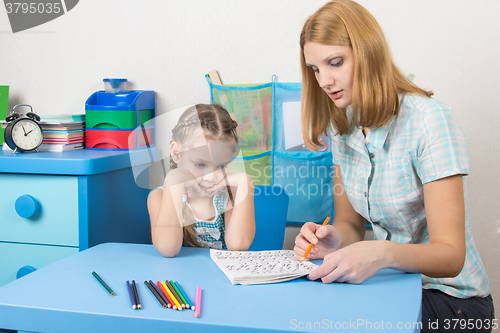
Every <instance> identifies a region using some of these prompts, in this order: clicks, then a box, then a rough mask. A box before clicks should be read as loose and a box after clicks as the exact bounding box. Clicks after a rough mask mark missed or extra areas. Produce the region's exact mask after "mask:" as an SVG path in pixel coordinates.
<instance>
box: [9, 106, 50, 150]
mask: <svg viewBox="0 0 500 333" xmlns="http://www.w3.org/2000/svg"><path fill="white" fill-rule="evenodd" d="M19 106H27V107H29V108H30V109H31V111H30V112H28V113H26V114H20V113H17V112H15V109H16V108H17V107H19ZM5 121H6V122H7V126H6V127H5V132H4V139H5V143H6V144H7V146H9V147H10V149H12V150H13V151H14V153H16V152H21V153H25V152H30V151H36V152H38V151H37V150H36V149H37V148H38V147H39V146H40V145H41V144H42V140H43V131H42V127H41V126H40V124H39V123H38V122H39V121H40V116H38V115H37V114H35V113H34V112H33V108H32V107H31V106H30V105H28V104H18V105H16V106H14V107H13V108H12V111H11V112H10V113H9V114H8V115H7V118H5Z"/></svg>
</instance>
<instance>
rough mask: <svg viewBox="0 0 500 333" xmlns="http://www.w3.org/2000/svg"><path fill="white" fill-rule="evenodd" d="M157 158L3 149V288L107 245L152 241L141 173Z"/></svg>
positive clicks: (142, 153)
mask: <svg viewBox="0 0 500 333" xmlns="http://www.w3.org/2000/svg"><path fill="white" fill-rule="evenodd" d="M129 154H133V156H132V158H131V156H130V155H129ZM156 156H157V150H156V148H151V149H143V150H135V151H99V150H86V149H82V150H75V151H68V152H39V153H29V154H20V153H17V154H13V153H12V152H11V151H2V150H1V149H0V286H2V285H4V284H6V283H9V282H11V281H13V280H14V279H16V278H17V277H20V276H22V275H24V274H26V273H29V272H30V271H32V270H34V269H39V268H41V267H43V266H45V265H48V264H50V263H52V262H54V261H57V260H59V259H62V258H64V257H66V256H68V255H71V254H73V253H76V252H78V251H81V250H84V249H87V248H89V247H92V246H94V245H97V244H100V243H105V242H125V243H143V244H146V243H149V242H150V229H149V228H150V227H149V217H148V213H147V205H146V200H147V195H148V193H149V189H147V188H141V187H140V186H138V185H137V184H136V179H137V178H138V177H140V178H141V179H142V180H144V179H145V178H146V179H147V177H148V174H147V172H148V171H147V165H148V163H150V162H153V160H154V159H155V158H156ZM131 160H132V163H131ZM132 164H133V166H132Z"/></svg>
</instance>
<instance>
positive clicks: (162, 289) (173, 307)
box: [156, 281, 177, 310]
mask: <svg viewBox="0 0 500 333" xmlns="http://www.w3.org/2000/svg"><path fill="white" fill-rule="evenodd" d="M156 284H157V285H158V288H160V290H161V292H162V293H163V295H165V297H166V298H167V300H168V301H169V302H170V304H172V309H174V310H177V305H175V302H174V300H173V299H172V298H170V296H169V295H168V293H167V291H166V290H165V288H164V287H163V285H162V284H161V282H160V281H156Z"/></svg>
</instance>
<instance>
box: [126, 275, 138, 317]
mask: <svg viewBox="0 0 500 333" xmlns="http://www.w3.org/2000/svg"><path fill="white" fill-rule="evenodd" d="M127 289H128V295H129V296H130V303H132V309H134V310H135V309H136V308H137V304H136V303H135V297H134V292H133V291H132V286H131V285H130V282H128V281H127Z"/></svg>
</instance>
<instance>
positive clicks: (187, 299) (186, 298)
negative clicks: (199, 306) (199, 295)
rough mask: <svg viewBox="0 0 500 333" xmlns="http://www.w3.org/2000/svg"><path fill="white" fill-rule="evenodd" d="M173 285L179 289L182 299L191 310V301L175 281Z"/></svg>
mask: <svg viewBox="0 0 500 333" xmlns="http://www.w3.org/2000/svg"><path fill="white" fill-rule="evenodd" d="M174 284H175V286H176V287H177V289H179V291H180V292H181V294H182V296H183V297H184V299H185V300H186V301H187V302H188V303H189V307H190V308H191V309H193V307H194V305H193V303H191V300H190V299H189V297H187V295H186V293H185V292H184V290H182V288H181V286H180V285H179V284H178V283H177V281H175V282H174Z"/></svg>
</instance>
